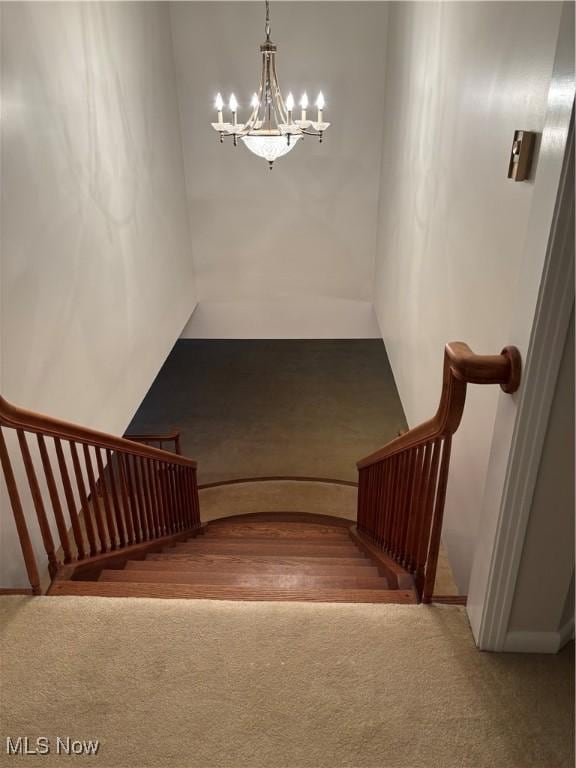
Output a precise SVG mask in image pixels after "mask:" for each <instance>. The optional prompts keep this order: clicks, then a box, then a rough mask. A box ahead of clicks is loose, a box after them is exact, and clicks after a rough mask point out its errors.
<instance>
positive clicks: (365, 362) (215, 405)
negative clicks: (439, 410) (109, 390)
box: [128, 339, 406, 483]
mask: <svg viewBox="0 0 576 768" xmlns="http://www.w3.org/2000/svg"><path fill="white" fill-rule="evenodd" d="M172 428H179V429H180V430H181V431H182V440H183V450H182V452H183V453H184V454H185V455H187V456H191V457H192V458H194V459H196V460H197V461H198V477H199V481H200V482H201V483H208V482H214V481H217V480H228V479H234V478H241V477H256V476H274V475H292V476H306V477H324V478H334V479H340V480H356V479H357V475H356V461H357V460H358V459H360V458H361V457H362V456H364V455H366V454H368V453H370V452H372V451H374V450H377V449H378V448H380V447H382V446H383V445H384V444H385V443H386V442H387V441H388V440H390V439H392V438H393V437H395V436H396V435H397V433H398V431H399V430H400V429H405V428H406V421H405V418H404V413H403V410H402V405H401V403H400V399H399V397H398V392H397V390H396V385H395V383H394V378H393V376H392V371H391V369H390V365H389V362H388V357H387V355H386V350H385V348H384V345H383V344H382V342H381V341H380V340H378V339H361V340H355V339H354V340H343V341H340V340H318V341H316V340H312V341H310V340H281V341H269V340H249V341H203V340H193V339H185V340H184V339H181V340H180V341H178V342H177V343H176V346H175V347H174V349H173V350H172V352H171V353H170V355H169V357H168V358H167V360H166V362H165V364H164V366H163V367H162V370H161V371H160V373H159V374H158V377H157V378H156V380H155V381H154V383H153V385H152V387H151V388H150V390H149V392H148V394H147V396H146V398H145V399H144V402H143V403H142V405H141V406H140V408H139V409H138V412H137V413H136V415H135V417H134V419H133V421H132V423H131V425H130V427H129V430H128V431H129V432H132V433H136V432H145V433H148V432H151V433H155V432H162V431H166V430H169V429H172Z"/></svg>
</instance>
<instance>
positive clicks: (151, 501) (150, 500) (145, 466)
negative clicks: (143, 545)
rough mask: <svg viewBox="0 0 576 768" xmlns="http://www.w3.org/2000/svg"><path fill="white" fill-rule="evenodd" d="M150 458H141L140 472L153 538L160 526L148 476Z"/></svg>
mask: <svg viewBox="0 0 576 768" xmlns="http://www.w3.org/2000/svg"><path fill="white" fill-rule="evenodd" d="M151 463H152V462H151V460H150V459H143V460H142V474H143V477H144V495H145V497H146V498H147V499H148V508H149V510H150V521H151V525H152V535H153V537H154V538H158V536H160V526H159V524H158V511H157V509H156V495H155V494H154V492H153V489H152V478H151V476H150V471H151V467H150V464H151Z"/></svg>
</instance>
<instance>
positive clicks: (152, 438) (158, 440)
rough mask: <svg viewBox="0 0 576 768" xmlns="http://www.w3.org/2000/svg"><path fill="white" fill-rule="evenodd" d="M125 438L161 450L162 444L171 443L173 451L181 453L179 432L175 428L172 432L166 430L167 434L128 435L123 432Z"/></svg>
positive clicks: (162, 448)
mask: <svg viewBox="0 0 576 768" xmlns="http://www.w3.org/2000/svg"><path fill="white" fill-rule="evenodd" d="M124 438H125V440H133V441H134V442H135V443H143V444H144V445H152V446H155V447H157V448H160V450H161V451H163V450H165V449H164V444H165V443H168V444H170V443H171V444H172V445H173V448H174V453H177V454H178V455H179V456H181V455H182V450H181V448H180V432H179V431H177V430H175V431H174V432H168V433H167V434H163V435H160V434H158V435H130V434H125V435H124Z"/></svg>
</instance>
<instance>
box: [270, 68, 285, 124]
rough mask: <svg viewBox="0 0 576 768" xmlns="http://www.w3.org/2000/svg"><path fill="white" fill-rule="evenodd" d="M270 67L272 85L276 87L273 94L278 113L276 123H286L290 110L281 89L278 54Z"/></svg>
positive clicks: (275, 110) (276, 112)
mask: <svg viewBox="0 0 576 768" xmlns="http://www.w3.org/2000/svg"><path fill="white" fill-rule="evenodd" d="M270 68H271V70H272V83H271V87H272V88H273V89H274V93H273V94H272V102H273V104H274V112H275V114H276V124H277V125H280V124H281V123H282V124H286V123H287V122H288V110H287V109H286V104H285V103H284V99H283V98H282V91H281V90H280V84H279V82H278V75H277V74H276V56H274V57H273V58H272V61H271V64H270ZM276 106H278V109H276ZM278 113H279V114H278Z"/></svg>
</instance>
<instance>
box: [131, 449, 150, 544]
mask: <svg viewBox="0 0 576 768" xmlns="http://www.w3.org/2000/svg"><path fill="white" fill-rule="evenodd" d="M132 465H133V467H134V484H135V490H136V495H137V497H138V507H139V509H140V524H141V526H142V534H143V537H144V541H148V540H150V539H151V538H152V531H151V528H150V517H149V509H148V501H147V499H146V491H145V488H144V473H143V469H142V461H141V458H140V456H133V457H132Z"/></svg>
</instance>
